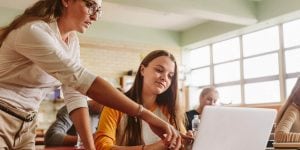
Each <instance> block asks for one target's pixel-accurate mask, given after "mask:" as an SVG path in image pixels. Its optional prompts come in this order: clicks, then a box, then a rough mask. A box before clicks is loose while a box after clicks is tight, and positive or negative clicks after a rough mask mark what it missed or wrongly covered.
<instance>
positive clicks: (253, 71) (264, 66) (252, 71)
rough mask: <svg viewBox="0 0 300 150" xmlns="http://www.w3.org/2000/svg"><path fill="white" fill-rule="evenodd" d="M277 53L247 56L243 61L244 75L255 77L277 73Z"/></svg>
mask: <svg viewBox="0 0 300 150" xmlns="http://www.w3.org/2000/svg"><path fill="white" fill-rule="evenodd" d="M278 69H279V67H278V54H277V53H276V54H270V55H264V56H259V57H254V58H248V59H245V61H244V77H245V78H246V79H248V78H256V77H263V76H270V75H277V74H278V72H279V70H278Z"/></svg>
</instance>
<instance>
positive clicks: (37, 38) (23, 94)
mask: <svg viewBox="0 0 300 150" xmlns="http://www.w3.org/2000/svg"><path fill="white" fill-rule="evenodd" d="M95 78H96V76H95V75H93V74H91V73H90V72H88V71H87V70H86V69H85V68H84V67H83V66H81V64H80V46H79V40H78V37H77V34H76V33H75V32H72V33H71V34H70V35H69V37H68V43H67V44H66V43H65V42H64V41H63V40H62V38H61V35H60V32H59V29H58V26H57V22H52V23H49V24H48V23H46V22H44V21H33V22H29V23H27V24H25V25H23V26H22V27H20V28H18V29H16V30H13V31H11V32H10V33H9V35H8V36H7V38H6V39H5V40H4V42H3V44H2V46H1V48H0V99H1V100H3V101H5V102H8V103H10V104H12V105H14V106H16V107H18V108H21V109H24V110H34V111H37V110H38V108H39V105H40V103H41V101H42V100H43V99H44V98H45V96H46V94H47V93H48V92H49V91H51V90H53V88H54V87H58V86H62V90H63V94H64V98H65V103H66V105H67V108H68V111H69V112H71V111H72V110H73V109H75V108H78V107H87V102H86V97H85V96H84V95H83V94H86V92H87V90H88V89H89V87H90V86H91V84H92V83H93V81H94V80H95Z"/></svg>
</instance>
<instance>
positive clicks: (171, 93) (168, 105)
mask: <svg viewBox="0 0 300 150" xmlns="http://www.w3.org/2000/svg"><path fill="white" fill-rule="evenodd" d="M160 56H168V57H169V58H170V59H171V60H172V61H173V62H174V63H175V71H174V76H173V77H172V81H171V85H170V87H169V88H168V89H167V90H166V91H165V92H164V93H162V94H160V95H158V96H157V98H156V103H157V104H158V106H159V107H161V108H163V110H164V109H165V110H166V111H167V112H166V113H167V114H168V115H169V116H168V119H169V123H171V124H172V125H174V126H175V127H176V128H177V129H179V127H177V124H178V123H177V120H178V118H177V117H179V116H177V115H176V113H175V111H176V108H177V106H176V103H177V102H176V101H177V91H178V85H177V64H176V61H175V58H174V56H173V55H172V54H170V53H169V52H167V51H164V50H155V51H152V52H151V53H149V54H148V55H147V56H146V57H145V58H144V59H143V61H142V62H141V64H140V67H139V69H138V71H137V74H136V76H135V80H134V83H133V86H132V87H131V89H130V90H129V91H128V92H126V93H125V95H126V96H128V97H129V98H131V99H132V100H133V101H135V102H137V103H139V104H143V102H142V101H143V100H142V95H141V93H142V88H143V76H142V75H141V66H142V65H144V66H145V67H147V66H148V64H149V63H150V62H151V61H152V60H153V59H155V58H157V57H160ZM180 117H182V116H180ZM141 133H142V122H141V120H140V119H139V118H136V117H131V116H128V119H127V125H126V127H125V133H124V134H123V138H122V139H121V140H124V139H127V141H125V144H126V146H134V145H141V144H144V142H143V139H142V135H141Z"/></svg>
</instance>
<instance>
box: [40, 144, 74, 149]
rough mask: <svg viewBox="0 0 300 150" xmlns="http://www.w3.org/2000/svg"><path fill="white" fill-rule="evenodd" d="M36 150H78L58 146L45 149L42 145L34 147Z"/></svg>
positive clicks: (72, 147) (71, 147)
mask: <svg viewBox="0 0 300 150" xmlns="http://www.w3.org/2000/svg"><path fill="white" fill-rule="evenodd" d="M35 149H36V150H78V149H75V147H74V146H69V147H68V146H60V147H45V146H44V145H36V147H35Z"/></svg>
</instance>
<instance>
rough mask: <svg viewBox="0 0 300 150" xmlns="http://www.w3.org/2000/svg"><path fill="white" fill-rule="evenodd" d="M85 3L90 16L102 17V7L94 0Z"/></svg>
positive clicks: (85, 0) (86, 0)
mask: <svg viewBox="0 0 300 150" xmlns="http://www.w3.org/2000/svg"><path fill="white" fill-rule="evenodd" d="M82 1H83V2H84V3H85V6H86V7H87V8H88V9H89V10H88V14H89V15H91V16H93V15H95V14H97V15H98V16H101V15H102V9H101V6H99V5H98V4H97V3H96V2H95V1H92V0H82Z"/></svg>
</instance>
